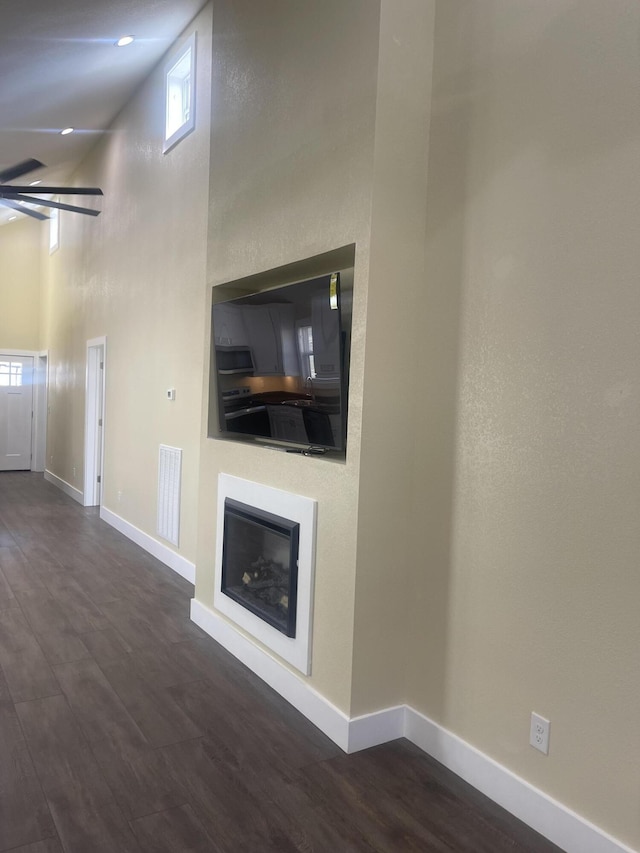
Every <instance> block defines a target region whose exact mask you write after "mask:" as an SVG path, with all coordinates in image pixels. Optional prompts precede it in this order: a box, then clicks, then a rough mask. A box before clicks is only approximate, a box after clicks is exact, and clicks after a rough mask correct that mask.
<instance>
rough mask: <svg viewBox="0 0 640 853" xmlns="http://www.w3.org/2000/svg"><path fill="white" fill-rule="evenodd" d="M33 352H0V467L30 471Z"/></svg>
mask: <svg viewBox="0 0 640 853" xmlns="http://www.w3.org/2000/svg"><path fill="white" fill-rule="evenodd" d="M33 362H34V354H33V353H25V352H10V353H0V471H30V470H31V457H32V453H33V438H34V429H35V425H34V422H33V421H34V418H33V373H34V364H33Z"/></svg>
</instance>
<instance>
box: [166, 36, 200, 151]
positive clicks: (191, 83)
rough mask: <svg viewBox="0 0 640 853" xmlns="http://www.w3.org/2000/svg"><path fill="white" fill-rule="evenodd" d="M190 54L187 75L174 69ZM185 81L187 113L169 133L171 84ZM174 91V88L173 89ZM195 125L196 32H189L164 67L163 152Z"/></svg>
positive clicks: (169, 148) (182, 137)
mask: <svg viewBox="0 0 640 853" xmlns="http://www.w3.org/2000/svg"><path fill="white" fill-rule="evenodd" d="M188 55H190V57H191V61H190V64H189V71H188V75H185V74H183V73H180V72H177V71H176V69H177V68H178V66H180V65H181V64H182V63H183V62H184V60H185V58H186V57H187V56H188ZM185 81H186V85H187V91H188V97H187V100H188V104H189V107H188V115H187V117H186V118H185V120H184V121H183V122H182V123H181V124H180V125H179V126H178V127H177V128H176V129H175V130H174V131H173V132H172V133H170V134H169V135H167V134H168V131H169V115H170V110H171V106H172V89H173V86H172V84H174V86H175V84H176V83H178V85H179V84H180V83H181V82H182V84H183V85H184V84H185ZM173 91H174V92H175V89H173ZM195 126H196V34H195V32H194V33H191V35H190V36H188V38H186V39H185V40H184V41H183V42H181V44H180V47H179V48H177V49H176V50H173V51H172V52H171V54H170V57H169V59H168V61H167V63H166V64H165V67H164V145H163V148H162V150H163V152H164V153H165V154H166V153H167V152H168V151H170V150H171V149H172V148H173V147H174V145H176V144H177V143H178V142H179V141H180V140H181V139H184V137H185V136H187V134H189V133H191V131H192V130H193V129H194V128H195Z"/></svg>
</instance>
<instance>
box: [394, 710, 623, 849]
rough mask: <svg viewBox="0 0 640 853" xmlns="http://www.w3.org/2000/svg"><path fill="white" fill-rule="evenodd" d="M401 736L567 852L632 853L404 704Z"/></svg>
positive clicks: (597, 828)
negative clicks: (403, 724)
mask: <svg viewBox="0 0 640 853" xmlns="http://www.w3.org/2000/svg"><path fill="white" fill-rule="evenodd" d="M404 736H405V737H406V738H407V740H410V741H411V742H412V743H414V744H415V745H416V746H418V747H420V749H422V750H424V752H426V753H428V754H429V755H431V756H432V757H433V758H435V759H436V761H439V762H440V763H441V764H444V766H445V767H447V768H448V769H449V770H452V771H453V772H454V773H455V774H456V775H457V776H460V777H461V778H462V779H464V780H465V781H466V782H469V784H471V785H473V787H474V788H477V790H479V791H481V792H482V793H483V794H486V796H487V797H489V798H490V799H491V800H493V801H494V802H496V803H498V804H499V805H501V806H502V807H503V808H505V809H506V810H507V811H508V812H510V813H511V814H513V815H515V817H517V818H519V819H520V820H521V821H523V823H526V824H527V825H528V826H530V827H531V828H532V829H535V830H536V831H537V832H539V833H540V834H541V835H543V836H544V837H545V838H548V839H549V840H550V841H553V843H554V844H557V845H558V847H560V848H562V850H565V851H567V853H636V851H634V850H633V849H632V848H631V847H627V846H626V845H624V844H623V843H622V842H621V841H618V840H617V839H615V838H613V837H612V836H611V835H608V834H607V833H606V832H604V831H603V830H602V829H600V828H599V827H597V826H595V824H593V823H590V822H589V821H588V820H585V818H583V817H581V815H579V814H576V812H574V811H571V809H568V808H567V807H566V806H564V805H563V804H562V803H560V802H558V801H557V800H554V799H553V798H552V797H549V796H548V795H547V794H545V793H544V791H541V790H540V789H539V788H534V786H533V785H530V784H529V783H528V782H526V781H525V780H524V779H522V778H521V777H520V776H516V774H515V773H512V772H511V770H508V769H507V768H506V767H504V766H503V765H502V764H498V762H497V761H494V760H493V759H492V758H490V757H489V756H488V755H485V754H484V753H483V752H480V750H478V749H476V748H475V747H473V746H471V744H469V743H467V742H466V741H464V740H462V738H459V737H458V736H457V735H454V734H452V732H450V731H447V729H445V728H443V727H442V726H440V725H438V724H437V723H434V722H433V720H430V719H428V717H425V716H424V715H423V714H420V713H418V711H415V710H414V709H413V708H409V707H408V706H405V732H404Z"/></svg>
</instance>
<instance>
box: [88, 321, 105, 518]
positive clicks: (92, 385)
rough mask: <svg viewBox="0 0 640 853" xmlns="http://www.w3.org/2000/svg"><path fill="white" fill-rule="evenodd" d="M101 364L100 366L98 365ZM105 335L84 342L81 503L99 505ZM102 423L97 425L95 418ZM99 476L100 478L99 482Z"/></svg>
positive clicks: (101, 472) (102, 476)
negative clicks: (82, 486) (82, 497)
mask: <svg viewBox="0 0 640 853" xmlns="http://www.w3.org/2000/svg"><path fill="white" fill-rule="evenodd" d="M100 364H102V365H103V367H102V368H101V367H100ZM106 364H107V339H106V337H104V336H103V337H99V338H91V340H88V341H87V346H86V368H85V408H84V505H85V506H99V505H100V503H101V498H102V495H103V494H104V482H103V481H104V421H105V387H106V382H105V376H106V372H105V371H106ZM99 417H101V418H102V426H98V418H99ZM98 476H100V477H101V482H100V483H98Z"/></svg>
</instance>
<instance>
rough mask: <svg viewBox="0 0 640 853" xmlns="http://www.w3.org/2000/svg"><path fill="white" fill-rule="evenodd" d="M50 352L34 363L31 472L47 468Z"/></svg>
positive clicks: (44, 351) (40, 353)
mask: <svg viewBox="0 0 640 853" xmlns="http://www.w3.org/2000/svg"><path fill="white" fill-rule="evenodd" d="M48 401H49V350H42V351H41V352H39V353H37V354H36V357H35V359H34V363H33V435H32V445H31V470H32V471H44V470H45V468H46V467H47V416H48V414H49V405H48Z"/></svg>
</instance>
